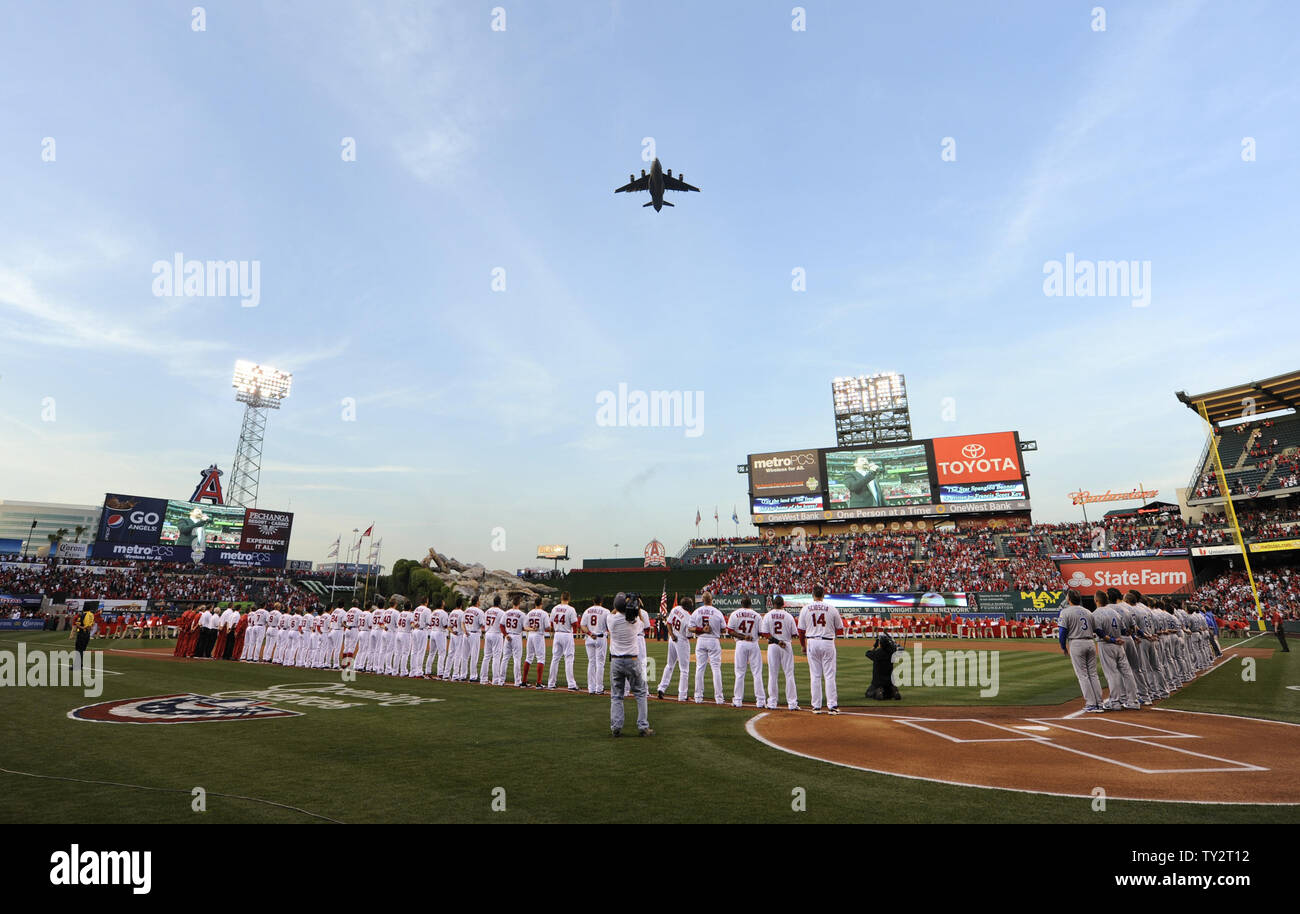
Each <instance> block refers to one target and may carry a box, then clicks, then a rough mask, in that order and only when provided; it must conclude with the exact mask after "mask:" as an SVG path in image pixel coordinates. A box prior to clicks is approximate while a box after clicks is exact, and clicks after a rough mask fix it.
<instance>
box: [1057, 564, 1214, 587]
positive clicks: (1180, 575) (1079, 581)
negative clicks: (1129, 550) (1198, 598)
mask: <svg viewBox="0 0 1300 914" xmlns="http://www.w3.org/2000/svg"><path fill="white" fill-rule="evenodd" d="M1057 564H1058V567H1059V568H1060V569H1061V578H1062V580H1064V582H1065V586H1066V587H1070V588H1073V589H1075V590H1079V591H1083V592H1084V593H1085V594H1087V593H1088V592H1090V591H1093V590H1104V589H1107V588H1110V587H1116V588H1118V589H1120V590H1123V591H1128V590H1136V591H1139V592H1140V593H1143V594H1155V595H1157V596H1163V595H1166V594H1173V593H1185V592H1188V591H1190V590H1191V588H1192V582H1193V581H1194V580H1195V577H1194V576H1193V574H1192V562H1191V560H1190V559H1168V558H1145V559H1118V560H1116V559H1099V560H1096V561H1065V562H1058V563H1057Z"/></svg>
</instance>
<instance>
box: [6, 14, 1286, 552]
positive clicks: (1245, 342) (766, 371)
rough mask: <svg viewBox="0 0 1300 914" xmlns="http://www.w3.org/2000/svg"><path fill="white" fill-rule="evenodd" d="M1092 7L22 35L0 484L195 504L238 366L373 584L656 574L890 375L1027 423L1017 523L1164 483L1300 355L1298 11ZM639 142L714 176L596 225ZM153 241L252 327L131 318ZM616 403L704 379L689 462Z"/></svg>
mask: <svg viewBox="0 0 1300 914" xmlns="http://www.w3.org/2000/svg"><path fill="white" fill-rule="evenodd" d="M497 5H500V6H503V7H504V9H505V11H506V28H505V30H504V31H494V30H493V29H492V28H491V23H492V12H491V10H492V8H493V7H494V6H497ZM1094 5H1096V4H1092V3H1084V4H1073V3H1047V4H1044V3H1023V4H998V5H997V7H996V9H993V10H990V9H989V8H987V5H981V4H968V3H953V4H940V3H923V4H889V5H882V4H866V3H862V4H859V3H847V2H845V3H810V4H805V9H806V11H807V13H806V22H807V27H806V31H802V32H797V31H794V30H792V29H791V7H792V6H793V4H792V3H774V2H748V3H742V2H737V3H720V2H710V3H704V4H675V3H653V4H634V3H617V2H616V3H609V4H597V3H585V4H574V3H559V2H556V3H543V2H527V3H519V4H514V3H510V2H507V0H501V2H499V3H483V4H470V3H448V4H439V3H432V2H415V3H409V4H406V3H384V4H366V5H360V4H358V5H351V4H330V3H324V4H322V3H271V4H265V5H263V4H253V3H241V4H231V5H227V4H217V3H210V4H207V5H206V7H205V10H206V23H205V25H206V30H205V31H201V32H196V31H193V29H192V27H191V22H192V17H191V12H190V10H191V8H192V7H193V6H194V4H193V3H189V2H187V3H171V4H167V3H138V4H131V5H126V6H122V7H118V6H117V5H112V6H110V5H105V4H90V3H86V4H41V5H25V6H18V7H15V8H13V9H11V10H9V11H8V13H7V16H8V17H9V18H10V20H11V21H10V27H9V28H7V29H6V30H5V32H4V34H3V35H0V69H2V70H3V75H4V78H3V80H0V177H2V178H3V180H0V213H3V218H2V219H0V429H2V430H3V435H4V438H5V440H6V443H7V444H8V445H9V446H7V447H5V448H4V449H3V452H0V496H3V497H6V498H17V499H22V498H27V499H35V500H52V501H76V502H87V503H92V502H95V501H97V500H99V499H100V498H101V497H102V494H103V493H104V492H105V491H119V492H128V493H135V494H141V495H155V496H162V497H177V498H183V497H186V496H188V494H189V492H190V491H191V489H192V487H193V486H194V484H195V483H196V482H197V481H198V470H199V469H200V468H201V467H204V466H207V465H208V464H209V463H210V462H213V461H215V462H217V463H218V464H219V465H220V466H222V467H223V468H225V469H227V470H228V469H229V465H230V462H231V459H232V457H233V453H234V449H235V442H236V438H237V434H238V429H239V421H240V407H239V406H238V405H237V404H236V403H235V402H234V399H233V394H232V392H231V390H230V387H229V378H230V372H231V368H232V366H233V363H234V361H235V360H236V359H238V358H249V359H253V360H257V361H262V362H264V363H267V364H271V365H275V366H277V367H282V368H285V369H288V370H291V371H293V372H294V385H295V388H294V392H293V395H292V396H291V398H290V399H289V400H288V401H287V403H286V404H285V407H284V409H283V410H282V411H281V412H280V413H278V414H275V415H273V416H272V417H271V421H270V426H269V430H268V434H267V439H266V457H265V461H264V465H263V474H262V483H261V496H260V498H259V503H260V504H262V505H264V506H267V507H278V508H289V509H291V510H293V511H294V512H295V513H296V515H297V518H296V525H295V533H294V547H293V549H292V551H291V555H292V556H293V557H298V558H309V559H313V560H317V561H320V560H322V559H323V557H324V553H325V551H326V549H327V548H328V544H329V543H330V542H332V541H333V539H334V537H335V536H337V535H338V534H339V532H340V531H350V530H352V528H354V527H358V526H360V527H364V526H366V525H367V524H369V523H370V522H372V521H374V522H375V523H376V534H377V536H382V537H383V540H384V545H385V550H384V556H383V558H384V560H385V563H391V561H392V560H393V559H395V558H398V557H401V556H412V557H418V556H421V555H423V554H424V551H425V549H426V548H427V547H428V546H430V545H435V546H437V547H438V548H439V549H440V550H441V551H444V552H449V553H451V554H454V555H458V556H460V557H462V558H466V559H472V560H479V561H483V562H485V563H486V564H489V565H490V566H493V567H507V568H515V567H519V566H522V565H527V564H538V563H537V562H535V560H533V559H532V555H533V550H534V548H535V546H536V545H537V544H538V543H550V542H567V543H570V544H571V549H572V554H574V555H575V556H577V557H581V556H598V555H608V554H610V553H611V552H612V550H613V544H614V543H619V544H621V546H622V548H620V550H619V552H621V553H624V554H627V553H629V552H631V553H636V552H639V551H640V548H641V547H642V546H643V545H644V544H645V542H646V541H647V540H649V539H650V538H651V537H658V538H660V539H662V540H663V541H665V543H667V545H668V547H669V549H670V550H676V549H677V548H678V547H679V546H680V545H681V544H682V542H683V541H684V540H685V538H686V537H688V536H689V535H691V534H692V533H693V531H694V527H693V520H694V516H695V511H696V508H697V506H698V507H699V508H700V509H701V510H702V512H703V514H704V515H705V517H706V521H705V523H704V524H703V525H702V528H701V529H702V530H704V531H706V532H710V533H711V532H712V529H713V524H712V513H713V507H714V505H715V504H716V505H717V506H718V507H719V513H720V514H721V515H722V517H723V524H722V529H723V530H724V531H728V530H730V529H733V528H732V527H731V524H730V523H729V516H730V513H731V509H732V506H733V504H734V505H735V506H736V507H737V508H738V509H739V510H740V512H741V514H742V515H744V513H745V479H744V477H743V476H740V475H737V474H736V472H735V466H736V464H737V463H740V462H742V461H743V460H744V457H745V455H746V454H748V453H750V452H756V451H767V450H777V449H782V448H786V447H810V446H828V445H832V444H834V426H833V419H832V414H831V409H830V391H829V386H830V379H831V378H832V377H834V376H836V375H839V374H857V373H860V372H866V371H874V370H884V369H892V370H898V371H902V372H904V373H905V374H906V376H907V379H908V385H909V392H910V394H911V399H912V417H913V427H914V431H915V434H916V435H917V437H930V436H935V435H947V434H962V433H968V432H981V431H997V430H1004V429H1016V430H1019V431H1020V432H1021V435H1022V437H1026V438H1033V439H1036V440H1037V441H1038V443H1039V451H1038V453H1037V454H1032V455H1029V456H1028V458H1027V467H1028V469H1029V470H1030V472H1031V473H1032V477H1031V481H1030V486H1031V492H1032V495H1033V502H1034V507H1035V515H1036V517H1038V518H1040V519H1044V520H1061V519H1074V518H1077V517H1078V516H1079V515H1078V510H1077V509H1075V508H1072V507H1071V506H1070V504H1069V500H1068V498H1067V497H1066V493H1067V492H1069V491H1072V490H1073V489H1075V488H1078V487H1083V488H1089V489H1094V490H1104V489H1106V488H1115V489H1119V488H1131V487H1133V486H1136V485H1137V484H1138V482H1139V481H1140V482H1142V483H1143V484H1145V485H1146V486H1147V487H1148V488H1159V489H1160V491H1161V496H1162V497H1164V498H1168V499H1170V500H1172V499H1173V497H1174V489H1175V488H1176V487H1178V486H1182V485H1185V484H1186V482H1187V480H1188V477H1189V476H1190V474H1191V472H1192V465H1193V463H1194V461H1195V459H1196V457H1197V456H1198V455H1199V453H1200V448H1201V446H1202V444H1203V441H1204V432H1203V430H1202V428H1201V427H1200V424H1199V422H1198V421H1197V420H1196V419H1195V417H1194V416H1193V415H1192V414H1191V413H1190V412H1188V411H1187V410H1186V409H1185V408H1184V407H1183V406H1181V405H1180V404H1179V403H1178V402H1177V401H1176V400H1175V398H1174V391H1175V390H1187V391H1189V392H1197V391H1201V390H1208V389H1211V388H1214V387H1218V386H1222V385H1226V384H1230V383H1233V382H1236V381H1240V380H1243V379H1248V378H1259V377H1266V376H1269V375H1272V374H1277V373H1280V372H1282V371H1286V370H1290V369H1294V368H1297V367H1300V366H1298V365H1297V362H1298V361H1300V358H1298V357H1300V347H1297V345H1296V335H1295V329H1294V328H1295V313H1296V305H1295V302H1296V289H1295V278H1294V269H1293V267H1292V264H1294V262H1295V252H1294V246H1295V238H1296V233H1295V225H1296V223H1295V213H1296V211H1297V204H1298V203H1300V182H1298V181H1297V177H1296V176H1297V168H1296V152H1295V151H1296V149H1297V148H1300V137H1298V136H1297V124H1298V123H1300V118H1297V113H1300V77H1298V76H1297V73H1296V70H1295V68H1294V66H1293V61H1295V60H1296V59H1298V58H1300V48H1298V47H1297V44H1300V27H1298V26H1300V12H1297V9H1296V7H1295V6H1294V5H1292V4H1288V3H1234V4H1231V5H1228V4H1217V5H1216V4H1208V3H1203V4H1197V3H1186V2H1178V3H1170V4H1160V3H1142V4H1130V3H1111V4H1105V8H1106V29H1105V31H1094V29H1093V28H1092V21H1093V20H1092V15H1091V13H1090V10H1091V8H1092V6H1094ZM47 137H48V138H52V139H53V140H54V143H55V146H54V149H55V157H54V161H44V160H43V158H42V150H43V144H44V142H45V138H47ZM345 137H352V138H354V139H355V143H356V161H355V162H345V161H343V159H342V157H341V155H340V152H341V143H342V142H343V139H344V138H345ZM645 137H652V138H653V139H654V144H655V151H656V152H657V153H658V155H659V157H660V158H661V160H662V161H663V163H664V166H665V167H667V168H673V169H675V170H677V171H683V172H685V174H686V176H687V180H688V181H690V182H691V183H693V184H697V185H698V186H700V187H701V188H702V190H703V192H702V193H700V194H698V195H697V194H691V195H689V198H685V197H684V196H683V195H678V196H677V197H676V198H674V199H675V202H677V203H678V206H677V207H676V208H675V209H665V210H664V211H663V212H662V213H658V214H656V213H655V212H654V211H653V210H649V209H643V208H641V206H640V205H639V204H640V203H642V202H644V200H645V195H641V199H630V198H629V197H627V196H623V195H620V196H618V197H615V196H614V195H613V194H612V190H613V188H614V187H616V186H618V185H619V184H621V183H623V182H625V181H626V176H627V175H628V173H629V172H634V171H639V169H640V168H642V167H647V166H646V164H645V163H644V162H642V160H641V152H642V148H643V147H642V141H643V138H645ZM945 137H951V138H953V140H954V141H955V144H956V147H955V148H956V159H955V161H943V160H942V158H941V152H942V143H943V140H944V138H945ZM1245 137H1251V138H1253V139H1254V143H1255V149H1256V160H1255V161H1252V162H1245V161H1243V159H1242V143H1243V138H1245ZM177 252H180V253H183V254H184V255H185V257H187V258H194V259H199V260H232V259H233V260H250V261H251V260H256V261H258V262H259V264H260V270H261V275H260V280H261V282H260V303H259V304H258V306H257V307H255V308H243V307H241V306H240V304H239V302H238V300H237V299H235V298H231V297H171V298H167V297H157V296H155V295H153V294H152V291H151V284H152V281H153V274H152V265H153V264H154V262H155V261H158V260H170V259H171V258H172V257H173V256H174V254H176V253H177ZM1067 253H1073V254H1074V255H1075V257H1076V258H1078V259H1090V260H1121V259H1122V260H1136V261H1150V263H1151V298H1150V303H1149V305H1147V306H1146V307H1143V308H1135V307H1133V306H1132V305H1131V303H1130V300H1129V299H1128V298H1122V297H1092V298H1055V297H1048V296H1045V295H1044V292H1043V267H1044V264H1045V263H1047V262H1048V261H1052V260H1061V259H1063V258H1064V257H1065V255H1066V254H1067ZM497 268H500V269H502V270H504V271H505V273H504V275H505V283H506V288H505V290H504V291H493V289H492V280H493V270H495V269H497ZM795 268H802V269H803V270H804V271H806V275H807V290H806V291H803V292H796V291H793V290H792V288H791V271H792V270H794V269H795ZM619 383H626V384H627V385H628V387H629V388H632V389H644V390H680V391H702V392H703V414H702V415H703V424H702V426H701V430H702V434H700V435H699V436H698V437H690V436H687V435H686V434H685V431H684V429H682V428H619V427H613V428H608V427H602V426H599V425H598V424H597V422H596V398H597V396H598V395H599V393H600V392H601V391H603V390H616V389H617V387H618V385H619ZM949 397H951V398H953V399H954V400H955V407H956V417H955V419H954V420H951V421H947V420H945V419H944V418H943V417H942V413H941V411H942V404H943V402H944V399H945V398H949ZM51 398H52V399H51ZM347 398H352V401H353V402H354V403H355V419H354V420H352V421H345V418H344V410H345V405H344V401H345V399H347ZM498 528H500V530H503V531H504V542H505V549H504V550H503V551H499V552H497V551H493V548H492V547H493V542H494V539H495V541H496V542H497V543H498V544H500V542H501V535H500V531H499V530H498ZM752 529H753V528H752V527H749V525H748V524H745V525H742V531H752Z"/></svg>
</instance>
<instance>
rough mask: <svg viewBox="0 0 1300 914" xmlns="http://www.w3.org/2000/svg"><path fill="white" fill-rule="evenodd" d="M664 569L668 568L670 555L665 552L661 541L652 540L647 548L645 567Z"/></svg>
mask: <svg viewBox="0 0 1300 914" xmlns="http://www.w3.org/2000/svg"><path fill="white" fill-rule="evenodd" d="M656 565H657V566H660V567H663V568H667V567H668V553H667V552H665V551H664V544H663V543H661V542H659V540H651V541H650V542H649V543H647V544H646V547H645V567H647V568H651V567H654V566H656Z"/></svg>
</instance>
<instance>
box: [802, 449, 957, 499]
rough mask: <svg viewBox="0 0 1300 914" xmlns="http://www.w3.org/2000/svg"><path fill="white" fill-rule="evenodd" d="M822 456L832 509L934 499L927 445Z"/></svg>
mask: <svg viewBox="0 0 1300 914" xmlns="http://www.w3.org/2000/svg"><path fill="white" fill-rule="evenodd" d="M822 454H823V459H824V461H825V466H826V483H827V490H828V494H829V499H828V501H827V507H828V508H830V509H831V510H834V509H836V508H887V507H894V506H897V505H928V504H930V503H931V502H932V501H933V500H934V499H933V497H932V495H931V493H932V491H933V490H932V489H931V486H930V457H929V453H928V452H927V450H926V447H925V444H924V443H913V444H903V445H892V446H889V447H851V448H836V449H834V450H829V451H823V452H822Z"/></svg>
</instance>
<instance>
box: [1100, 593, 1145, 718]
mask: <svg viewBox="0 0 1300 914" xmlns="http://www.w3.org/2000/svg"><path fill="white" fill-rule="evenodd" d="M1106 604H1107V605H1108V606H1110V607H1111V608H1113V609H1114V610H1115V611H1116V612H1117V613H1119V618H1120V630H1121V631H1122V632H1123V633H1124V656H1125V657H1126V658H1128V666H1129V669H1130V670H1131V671H1132V672H1133V682H1134V684H1135V685H1136V686H1137V700H1138V705H1139V707H1140V706H1141V705H1149V704H1151V690H1150V688H1149V687H1148V686H1147V677H1146V674H1145V673H1144V672H1143V671H1142V654H1141V651H1139V650H1138V638H1139V635H1138V625H1137V616H1135V615H1134V614H1133V607H1131V606H1129V605H1128V604H1127V603H1125V602H1124V599H1123V595H1122V594H1121V593H1120V592H1119V589H1118V588H1116V587H1112V588H1110V589H1109V590H1107V591H1106Z"/></svg>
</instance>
